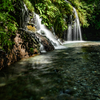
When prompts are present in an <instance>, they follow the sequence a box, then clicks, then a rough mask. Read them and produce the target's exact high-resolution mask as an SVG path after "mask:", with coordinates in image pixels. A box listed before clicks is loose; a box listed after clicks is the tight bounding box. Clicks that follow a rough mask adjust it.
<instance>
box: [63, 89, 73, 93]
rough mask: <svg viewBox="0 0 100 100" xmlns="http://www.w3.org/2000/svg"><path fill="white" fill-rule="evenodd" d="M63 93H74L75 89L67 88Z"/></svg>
mask: <svg viewBox="0 0 100 100" xmlns="http://www.w3.org/2000/svg"><path fill="white" fill-rule="evenodd" d="M63 93H67V94H73V93H74V91H73V90H72V89H66V90H65V91H63Z"/></svg>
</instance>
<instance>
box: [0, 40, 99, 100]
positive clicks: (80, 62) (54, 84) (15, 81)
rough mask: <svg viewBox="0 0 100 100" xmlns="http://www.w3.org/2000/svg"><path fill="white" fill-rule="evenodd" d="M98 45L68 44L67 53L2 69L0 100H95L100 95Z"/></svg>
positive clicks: (30, 59)
mask: <svg viewBox="0 0 100 100" xmlns="http://www.w3.org/2000/svg"><path fill="white" fill-rule="evenodd" d="M93 44H94V46H93ZM99 44H100V43H94V42H93V43H91V42H88V43H87V42H86V43H77V44H75V43H74V44H73V43H72V44H66V45H65V46H67V47H68V46H69V48H67V49H62V50H54V51H53V52H49V53H47V54H42V55H39V56H36V57H31V58H28V59H24V60H21V61H19V62H17V63H15V64H13V65H12V66H9V67H8V68H5V69H3V70H2V71H1V72H0V100H73V99H74V100H84V99H87V100H92V99H94V100H96V99H97V98H98V96H99V92H100V85H99V83H100V78H99V75H100V67H99V66H100V63H99V61H100V50H99V47H98V46H96V45H99ZM91 45H92V46H91ZM96 48H98V49H96Z"/></svg>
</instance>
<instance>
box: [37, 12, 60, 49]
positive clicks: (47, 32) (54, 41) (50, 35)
mask: <svg viewBox="0 0 100 100" xmlns="http://www.w3.org/2000/svg"><path fill="white" fill-rule="evenodd" d="M41 21H42V19H41V18H40V17H39V15H38V14H36V25H37V26H36V28H37V32H38V33H39V34H40V35H43V36H46V37H47V38H48V39H49V40H50V41H51V43H52V45H53V46H54V47H55V48H56V47H57V46H59V45H60V43H59V41H58V39H56V37H55V35H54V34H55V33H52V32H51V31H50V30H48V29H47V28H46V26H45V25H44V24H42V23H41Z"/></svg>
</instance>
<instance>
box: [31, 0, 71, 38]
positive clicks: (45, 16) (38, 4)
mask: <svg viewBox="0 0 100 100" xmlns="http://www.w3.org/2000/svg"><path fill="white" fill-rule="evenodd" d="M30 1H31V2H33V5H34V7H35V11H36V12H37V13H39V14H40V17H42V23H43V24H45V25H46V26H47V27H48V28H49V29H51V27H52V26H53V27H54V30H55V32H56V33H57V35H60V36H61V33H63V31H64V30H65V29H67V23H66V22H65V21H64V19H66V21H68V16H69V15H70V14H71V13H72V6H71V5H70V4H69V3H67V2H65V0H42V1H41V0H38V1H37V0H34V1H32V0H30ZM34 3H35V4H34Z"/></svg>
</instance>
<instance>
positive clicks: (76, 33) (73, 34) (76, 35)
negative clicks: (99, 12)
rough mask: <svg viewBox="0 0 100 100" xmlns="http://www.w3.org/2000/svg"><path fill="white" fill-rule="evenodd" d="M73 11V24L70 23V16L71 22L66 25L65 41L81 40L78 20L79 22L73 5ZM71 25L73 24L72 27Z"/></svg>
mask: <svg viewBox="0 0 100 100" xmlns="http://www.w3.org/2000/svg"><path fill="white" fill-rule="evenodd" d="M73 11H74V14H75V17H76V18H75V20H74V24H73V25H72V18H71V16H70V21H71V24H69V25H68V30H67V41H82V35H81V34H82V33H81V27H80V22H79V18H78V14H77V12H76V9H75V8H74V7H73ZM72 26H73V28H72Z"/></svg>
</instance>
